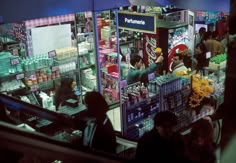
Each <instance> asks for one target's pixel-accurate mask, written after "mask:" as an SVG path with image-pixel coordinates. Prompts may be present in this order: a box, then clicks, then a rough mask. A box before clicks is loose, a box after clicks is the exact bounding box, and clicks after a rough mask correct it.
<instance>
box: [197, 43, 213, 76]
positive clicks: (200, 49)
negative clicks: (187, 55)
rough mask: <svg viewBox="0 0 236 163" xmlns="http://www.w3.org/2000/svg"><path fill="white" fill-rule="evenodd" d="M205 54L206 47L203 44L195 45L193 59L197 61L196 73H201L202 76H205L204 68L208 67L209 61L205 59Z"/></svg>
mask: <svg viewBox="0 0 236 163" xmlns="http://www.w3.org/2000/svg"><path fill="white" fill-rule="evenodd" d="M206 53H207V48H206V45H205V44H204V43H203V42H200V43H199V44H197V46H196V50H195V57H196V60H197V66H196V73H198V72H199V71H202V72H203V75H206V74H205V72H204V68H206V67H208V66H209V61H210V57H209V58H207V55H206Z"/></svg>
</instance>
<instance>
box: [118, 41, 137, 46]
mask: <svg viewBox="0 0 236 163" xmlns="http://www.w3.org/2000/svg"><path fill="white" fill-rule="evenodd" d="M132 43H134V40H131V41H125V42H120V43H119V44H120V46H122V45H127V44H132Z"/></svg>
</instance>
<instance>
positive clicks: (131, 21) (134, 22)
mask: <svg viewBox="0 0 236 163" xmlns="http://www.w3.org/2000/svg"><path fill="white" fill-rule="evenodd" d="M125 23H130V24H139V25H145V24H146V23H145V21H143V20H134V19H128V18H125Z"/></svg>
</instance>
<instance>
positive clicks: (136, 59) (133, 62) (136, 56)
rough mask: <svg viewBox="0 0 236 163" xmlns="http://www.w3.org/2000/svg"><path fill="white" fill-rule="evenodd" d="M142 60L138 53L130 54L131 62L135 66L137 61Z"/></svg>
mask: <svg viewBox="0 0 236 163" xmlns="http://www.w3.org/2000/svg"><path fill="white" fill-rule="evenodd" d="M140 60H142V57H141V56H140V55H138V54H135V53H132V54H130V64H131V65H132V66H134V65H135V64H136V63H137V62H139V61H140Z"/></svg>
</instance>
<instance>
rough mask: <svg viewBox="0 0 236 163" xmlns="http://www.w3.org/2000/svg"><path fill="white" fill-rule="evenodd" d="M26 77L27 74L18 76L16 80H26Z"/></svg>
mask: <svg viewBox="0 0 236 163" xmlns="http://www.w3.org/2000/svg"><path fill="white" fill-rule="evenodd" d="M24 77H25V74H23V73H21V74H17V75H16V80H21V79H24Z"/></svg>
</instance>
